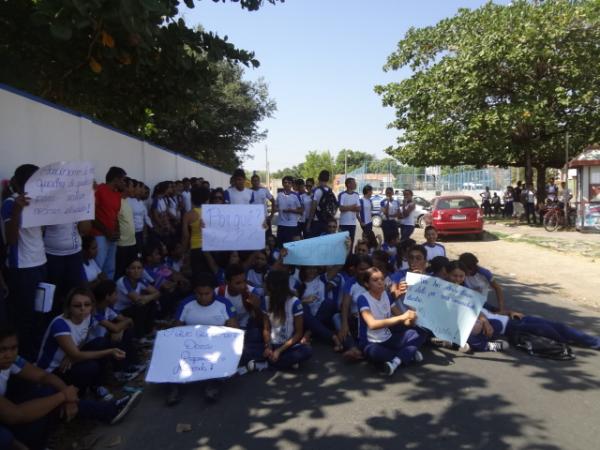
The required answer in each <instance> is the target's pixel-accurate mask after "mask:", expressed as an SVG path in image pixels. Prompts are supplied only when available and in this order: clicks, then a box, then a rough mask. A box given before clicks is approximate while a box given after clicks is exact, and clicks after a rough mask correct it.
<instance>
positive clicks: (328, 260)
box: [283, 231, 350, 266]
mask: <svg viewBox="0 0 600 450" xmlns="http://www.w3.org/2000/svg"><path fill="white" fill-rule="evenodd" d="M349 236H350V234H349V233H348V232H347V231H344V232H342V233H334V234H327V235H325V236H319V237H315V238H311V239H304V240H302V241H296V242H288V243H287V244H283V246H284V247H285V248H286V249H287V255H286V256H285V257H284V258H283V262H284V263H285V264H291V265H295V266H334V265H336V264H344V262H345V261H346V255H347V253H348V251H347V249H346V239H347V238H348V237H349Z"/></svg>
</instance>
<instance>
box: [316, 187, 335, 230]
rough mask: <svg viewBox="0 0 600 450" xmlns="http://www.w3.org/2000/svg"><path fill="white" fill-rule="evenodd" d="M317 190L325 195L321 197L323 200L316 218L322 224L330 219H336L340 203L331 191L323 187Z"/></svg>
mask: <svg viewBox="0 0 600 450" xmlns="http://www.w3.org/2000/svg"><path fill="white" fill-rule="evenodd" d="M317 189H321V191H323V195H321V199H320V200H319V204H318V205H317V211H316V216H317V219H319V221H320V222H327V221H328V220H329V219H333V218H335V214H336V213H337V210H338V201H337V199H336V198H335V194H334V193H333V191H332V190H331V189H324V188H322V187H319V188H317Z"/></svg>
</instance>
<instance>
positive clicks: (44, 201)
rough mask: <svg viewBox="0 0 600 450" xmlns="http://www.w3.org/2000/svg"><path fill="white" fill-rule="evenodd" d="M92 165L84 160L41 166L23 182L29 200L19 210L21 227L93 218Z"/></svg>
mask: <svg viewBox="0 0 600 450" xmlns="http://www.w3.org/2000/svg"><path fill="white" fill-rule="evenodd" d="M93 183H94V167H93V166H92V163H90V162H87V161H69V162H64V161H63V162H57V163H53V164H50V165H48V166H44V167H42V168H40V169H39V170H38V171H37V172H35V173H34V174H33V175H32V176H31V178H29V180H28V181H27V183H25V193H26V195H27V197H29V198H30V199H31V200H30V202H29V205H28V206H27V207H25V208H24V209H23V215H22V219H21V226H22V227H23V228H29V227H38V226H43V225H58V224H61V223H74V222H80V221H82V220H92V219H93V218H94V214H95V211H94V190H93Z"/></svg>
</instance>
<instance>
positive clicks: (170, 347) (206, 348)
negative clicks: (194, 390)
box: [146, 325, 244, 383]
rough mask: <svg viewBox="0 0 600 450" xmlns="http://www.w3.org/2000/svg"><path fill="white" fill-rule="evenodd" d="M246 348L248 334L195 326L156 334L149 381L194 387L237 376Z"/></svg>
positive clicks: (239, 331)
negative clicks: (198, 383)
mask: <svg viewBox="0 0 600 450" xmlns="http://www.w3.org/2000/svg"><path fill="white" fill-rule="evenodd" d="M243 348H244V331H242V330H238V329H235V328H229V327H217V326H212V325H210V326H209V325H195V326H186V327H175V328H169V329H167V330H162V331H159V332H158V333H156V341H155V342H154V350H153V351H152V360H151V361H150V368H149V369H148V373H147V374H146V381H147V382H150V383H190V382H192V381H201V380H209V379H211V378H224V377H230V376H232V375H233V374H235V373H236V371H237V367H238V364H239V362H240V356H241V355H242V350H243Z"/></svg>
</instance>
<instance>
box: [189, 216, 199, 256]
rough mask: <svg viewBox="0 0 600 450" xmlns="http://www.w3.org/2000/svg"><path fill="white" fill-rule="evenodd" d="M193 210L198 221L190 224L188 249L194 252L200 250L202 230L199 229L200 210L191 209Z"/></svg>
mask: <svg viewBox="0 0 600 450" xmlns="http://www.w3.org/2000/svg"><path fill="white" fill-rule="evenodd" d="M193 210H194V211H195V212H196V214H198V220H195V221H193V222H192V223H190V249H192V250H196V249H199V248H202V228H201V227H200V219H201V218H202V208H193Z"/></svg>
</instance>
